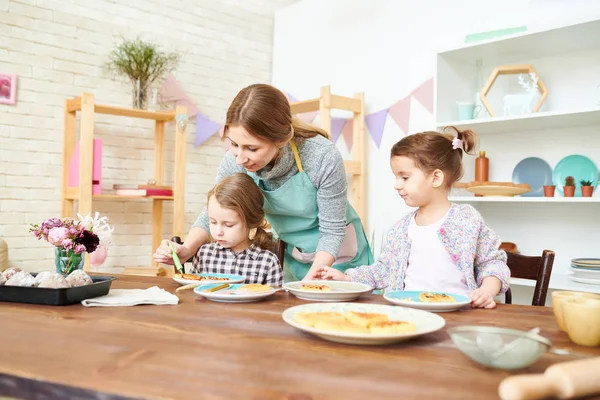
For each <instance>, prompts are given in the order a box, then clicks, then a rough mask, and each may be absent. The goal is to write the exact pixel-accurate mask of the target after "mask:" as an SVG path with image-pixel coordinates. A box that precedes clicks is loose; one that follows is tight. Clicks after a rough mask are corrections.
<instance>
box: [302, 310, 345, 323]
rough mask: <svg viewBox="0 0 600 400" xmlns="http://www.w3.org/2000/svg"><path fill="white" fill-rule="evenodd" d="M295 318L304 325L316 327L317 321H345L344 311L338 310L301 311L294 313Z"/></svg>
mask: <svg viewBox="0 0 600 400" xmlns="http://www.w3.org/2000/svg"><path fill="white" fill-rule="evenodd" d="M294 319H295V320H296V321H297V322H298V323H299V324H302V325H306V326H310V327H314V326H315V324H316V323H317V322H319V321H320V322H323V321H326V322H331V321H345V318H344V316H343V315H342V313H339V312H336V311H327V312H299V313H296V314H295V315H294Z"/></svg>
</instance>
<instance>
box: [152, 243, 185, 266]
mask: <svg viewBox="0 0 600 400" xmlns="http://www.w3.org/2000/svg"><path fill="white" fill-rule="evenodd" d="M171 244H172V245H173V248H174V249H175V253H177V256H178V257H179V259H180V261H181V263H184V262H185V261H186V260H187V259H188V257H186V250H187V249H186V247H185V246H184V245H181V244H177V243H175V242H171ZM154 261H156V262H157V263H161V264H168V265H173V256H172V252H171V247H169V241H168V240H166V239H165V240H163V241H162V242H160V246H158V248H157V249H156V251H155V252H154Z"/></svg>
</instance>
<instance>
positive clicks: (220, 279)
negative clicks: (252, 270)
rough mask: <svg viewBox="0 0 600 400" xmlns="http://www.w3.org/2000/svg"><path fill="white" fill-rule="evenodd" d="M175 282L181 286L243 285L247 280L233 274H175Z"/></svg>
mask: <svg viewBox="0 0 600 400" xmlns="http://www.w3.org/2000/svg"><path fill="white" fill-rule="evenodd" d="M173 280H174V281H175V282H177V283H179V284H180V285H191V284H195V283H197V284H198V285H200V284H202V285H204V284H208V283H242V282H244V281H245V280H246V278H245V277H243V276H241V275H231V274H175V275H173Z"/></svg>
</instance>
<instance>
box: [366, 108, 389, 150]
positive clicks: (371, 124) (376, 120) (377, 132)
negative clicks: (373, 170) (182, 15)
mask: <svg viewBox="0 0 600 400" xmlns="http://www.w3.org/2000/svg"><path fill="white" fill-rule="evenodd" d="M387 113H388V110H387V108H384V109H383V110H380V111H377V112H374V113H372V114H369V115H367V116H366V117H365V123H366V124H367V127H368V128H369V132H371V137H372V138H373V141H375V145H376V146H377V148H379V145H381V138H382V137H383V128H384V127H385V119H386V118H387Z"/></svg>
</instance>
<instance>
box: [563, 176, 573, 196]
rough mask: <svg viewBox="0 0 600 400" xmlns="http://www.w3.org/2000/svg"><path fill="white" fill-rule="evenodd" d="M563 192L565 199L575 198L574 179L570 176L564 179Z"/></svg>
mask: <svg viewBox="0 0 600 400" xmlns="http://www.w3.org/2000/svg"><path fill="white" fill-rule="evenodd" d="M563 192H564V194H565V197H574V196H575V178H573V177H572V176H567V177H566V178H565V186H563Z"/></svg>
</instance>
